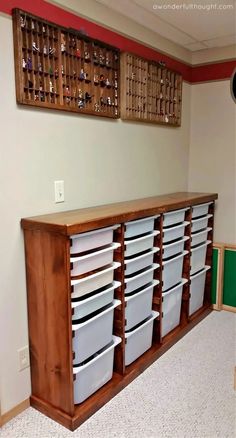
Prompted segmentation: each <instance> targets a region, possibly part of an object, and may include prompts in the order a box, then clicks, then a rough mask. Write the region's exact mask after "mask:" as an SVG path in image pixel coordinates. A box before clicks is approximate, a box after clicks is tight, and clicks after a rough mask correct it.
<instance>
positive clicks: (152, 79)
mask: <svg viewBox="0 0 236 438" xmlns="http://www.w3.org/2000/svg"><path fill="white" fill-rule="evenodd" d="M121 84H122V90H121V118H122V119H124V120H136V121H144V122H153V123H161V124H165V125H172V126H180V125H181V106H182V76H181V75H180V74H179V73H177V72H174V71H172V70H169V69H167V68H165V67H163V66H161V65H160V64H158V63H157V62H154V61H148V60H147V59H144V58H140V57H138V56H136V55H134V54H131V53H122V54H121Z"/></svg>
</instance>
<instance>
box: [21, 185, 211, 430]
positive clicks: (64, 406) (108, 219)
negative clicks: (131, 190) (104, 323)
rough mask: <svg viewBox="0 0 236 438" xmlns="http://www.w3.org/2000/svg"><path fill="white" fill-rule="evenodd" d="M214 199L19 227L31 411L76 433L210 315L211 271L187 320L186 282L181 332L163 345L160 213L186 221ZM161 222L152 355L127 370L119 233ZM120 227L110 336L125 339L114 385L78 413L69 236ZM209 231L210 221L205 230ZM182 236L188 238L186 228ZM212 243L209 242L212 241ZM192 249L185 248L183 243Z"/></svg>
mask: <svg viewBox="0 0 236 438" xmlns="http://www.w3.org/2000/svg"><path fill="white" fill-rule="evenodd" d="M216 199H217V194H203V193H188V192H183V193H174V194H169V195H163V196H157V197H152V198H145V199H139V200H135V201H128V202H121V203H117V204H111V205H104V206H101V207H95V208H87V209H81V210H74V211H68V212H62V213H54V214H49V215H45V216H38V217H33V218H25V219H22V221H21V225H22V228H23V230H24V241H25V255H26V277H27V296H28V300H27V302H28V319H29V345H30V360H31V380H32V396H31V405H32V406H33V407H35V408H37V409H38V410H39V411H41V412H43V413H44V414H46V415H47V416H49V417H50V418H52V419H54V420H56V421H58V422H59V423H61V424H62V425H64V426H66V427H68V428H69V429H71V430H74V429H76V428H77V427H78V426H79V425H80V424H81V423H83V422H84V421H85V420H86V419H87V418H88V417H89V416H91V415H92V414H93V413H94V412H96V411H97V410H98V409H99V408H100V407H102V406H103V405H104V404H105V403H106V402H107V401H109V400H110V399H111V398H112V397H113V396H114V395H116V394H117V393H118V392H119V391H121V390H122V389H123V388H124V387H125V386H126V385H128V384H129V383H130V382H131V381H132V380H133V379H135V377H137V376H138V375H139V374H140V373H142V372H143V371H144V370H145V369H146V368H147V367H148V366H149V365H150V364H152V363H153V362H154V361H155V360H156V359H157V358H158V357H159V356H161V355H162V354H163V353H164V352H165V351H166V350H168V349H169V348H170V347H171V346H172V345H173V344H174V343H175V342H177V341H178V340H179V339H180V338H181V337H182V336H184V335H185V334H186V333H187V332H188V331H189V330H191V328H192V327H194V326H195V325H196V324H197V323H198V322H199V321H201V320H202V319H203V318H204V317H205V316H207V315H208V314H209V313H210V312H211V301H210V294H211V270H210V271H208V275H207V281H206V286H205V295H204V303H203V306H202V308H201V309H199V310H198V311H197V312H196V313H195V314H193V315H191V317H189V298H190V296H189V282H188V283H187V284H186V285H185V286H184V291H183V296H182V307H181V317H180V324H179V326H178V327H176V328H175V329H174V330H173V331H171V332H170V333H168V334H167V335H166V336H165V337H164V338H163V339H162V338H161V312H162V290H161V271H162V269H161V267H162V248H161V245H162V242H161V233H162V229H163V215H162V213H165V212H168V211H172V210H176V209H181V208H184V207H190V209H188V210H187V212H186V217H185V219H187V220H191V214H192V209H191V206H193V205H197V204H202V203H205V202H211V201H212V202H213V204H212V205H211V207H210V208H211V211H210V212H211V213H212V214H213V212H214V201H215V200H216ZM158 214H160V217H159V218H157V219H155V229H158V230H159V231H160V235H158V236H156V239H155V242H154V245H155V246H159V247H160V251H159V252H158V253H156V254H155V257H154V261H155V262H157V263H159V264H160V265H161V266H160V269H157V270H156V271H155V278H157V279H158V280H160V285H157V286H156V287H155V288H154V294H153V309H154V310H157V311H158V312H159V313H160V316H159V317H158V318H157V319H156V320H155V321H154V330H153V340H152V346H151V348H150V349H149V350H148V351H146V352H145V353H144V354H143V355H142V356H141V357H139V358H138V359H137V360H136V361H134V362H133V363H132V364H130V365H129V366H125V336H124V332H125V297H124V232H125V222H127V221H130V220H135V219H139V218H140V219H141V218H144V217H148V216H154V215H158ZM115 224H120V227H119V228H118V229H117V230H116V231H115V232H114V241H118V242H120V243H121V247H120V248H118V249H117V250H116V251H115V257H114V260H116V261H120V262H121V267H120V268H118V269H117V270H116V272H115V279H116V280H120V281H121V283H122V284H121V286H120V287H119V288H118V289H117V290H116V291H115V298H118V299H120V300H121V305H120V306H119V307H118V308H117V309H116V310H115V314H114V330H113V331H114V334H115V335H117V336H120V337H121V338H122V343H121V344H120V345H119V346H118V347H116V349H115V359H114V373H113V377H112V379H111V380H110V381H109V382H108V383H107V384H105V385H104V386H103V387H102V388H101V389H99V390H98V391H97V392H95V393H94V394H93V395H91V396H90V397H89V398H88V399H87V400H85V401H84V402H83V403H81V404H79V405H75V404H74V396H73V352H72V337H73V333H72V309H71V285H70V236H72V235H75V234H79V233H83V232H86V231H91V230H95V229H98V228H103V227H106V226H111V225H115ZM212 225H213V217H212V219H211V224H210V226H212ZM185 234H186V235H189V236H190V226H187V228H186V231H185ZM212 237H213V235H212V234H211V238H212ZM186 245H187V246H186V249H190V241H187V242H186ZM211 258H212V245H209V246H208V250H207V264H209V265H211ZM189 271H190V254H188V255H187V256H185V257H184V266H183V275H184V276H185V277H186V278H188V280H189Z"/></svg>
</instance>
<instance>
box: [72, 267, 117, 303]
mask: <svg viewBox="0 0 236 438" xmlns="http://www.w3.org/2000/svg"><path fill="white" fill-rule="evenodd" d="M120 265H121V264H120V263H119V262H114V263H112V265H111V266H109V267H108V268H106V269H102V270H101V271H99V272H96V273H95V274H92V275H88V276H86V277H83V278H80V279H79V280H71V286H73V287H74V291H73V292H72V294H71V298H79V297H82V296H83V295H86V294H89V293H91V292H93V291H94V290H97V289H101V288H102V287H104V286H106V285H108V284H110V283H112V281H113V277H114V270H115V269H117V268H118V267H119V266H120Z"/></svg>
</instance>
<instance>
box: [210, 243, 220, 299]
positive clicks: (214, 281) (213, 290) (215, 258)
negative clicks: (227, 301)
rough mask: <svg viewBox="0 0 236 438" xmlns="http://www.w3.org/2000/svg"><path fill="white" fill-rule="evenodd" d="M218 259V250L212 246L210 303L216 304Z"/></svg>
mask: <svg viewBox="0 0 236 438" xmlns="http://www.w3.org/2000/svg"><path fill="white" fill-rule="evenodd" d="M218 260H219V250H218V249H217V248H213V258H212V279H211V303H212V304H216V291H217V274H218Z"/></svg>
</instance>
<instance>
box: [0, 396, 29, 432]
mask: <svg viewBox="0 0 236 438" xmlns="http://www.w3.org/2000/svg"><path fill="white" fill-rule="evenodd" d="M29 406H30V399H29V398H27V399H26V400H24V401H23V402H21V403H19V404H18V405H17V406H15V407H14V408H12V409H11V410H10V411H8V412H6V413H5V414H3V415H1V417H0V426H3V425H4V424H6V423H8V421H10V420H12V418H14V417H16V416H17V415H19V414H21V412H23V411H24V410H25V409H27V408H29Z"/></svg>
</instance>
